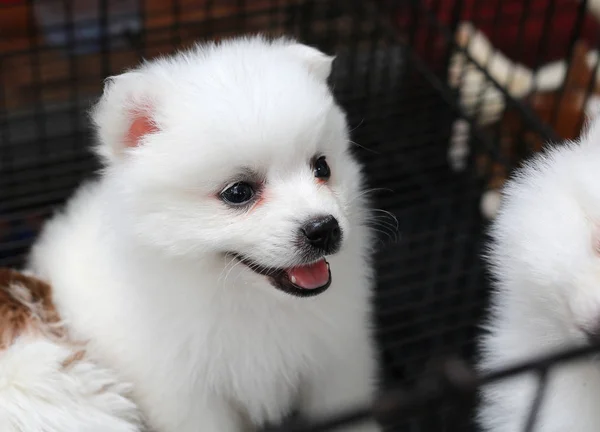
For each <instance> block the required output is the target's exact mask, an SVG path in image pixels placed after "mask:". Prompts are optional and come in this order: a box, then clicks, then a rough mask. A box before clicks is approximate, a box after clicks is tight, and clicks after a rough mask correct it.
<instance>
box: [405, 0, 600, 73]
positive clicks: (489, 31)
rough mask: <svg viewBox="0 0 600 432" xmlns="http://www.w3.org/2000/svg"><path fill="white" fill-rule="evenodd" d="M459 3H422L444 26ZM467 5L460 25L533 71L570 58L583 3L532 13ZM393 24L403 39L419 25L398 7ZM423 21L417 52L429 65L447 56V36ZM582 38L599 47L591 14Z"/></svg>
mask: <svg viewBox="0 0 600 432" xmlns="http://www.w3.org/2000/svg"><path fill="white" fill-rule="evenodd" d="M458 1H460V0H422V2H421V3H422V4H423V5H425V7H427V8H428V9H429V10H430V11H434V14H435V16H436V17H437V19H438V20H439V21H440V22H442V23H444V24H446V25H449V24H450V23H451V22H452V17H453V14H454V13H455V12H454V9H455V6H456V4H457V2H458ZM405 3H408V2H405ZM461 3H462V7H461V11H460V14H459V20H460V21H471V22H472V23H473V24H474V25H475V27H477V28H478V29H479V30H481V31H482V32H483V33H484V34H485V35H486V36H487V37H488V38H489V39H490V41H491V42H492V44H493V45H494V46H495V47H496V48H498V49H499V50H501V51H502V52H503V53H504V54H506V55H507V56H508V57H510V58H512V59H513V60H517V61H519V62H521V63H524V64H526V65H528V66H530V67H531V66H533V65H534V64H535V63H536V62H537V63H538V64H542V63H546V62H549V61H553V60H557V59H562V58H564V57H565V56H566V54H567V51H568V45H569V41H570V39H571V37H572V34H573V31H574V25H575V22H576V20H577V13H578V7H579V5H580V2H579V1H578V0H531V1H530V2H529V3H530V4H529V7H528V8H526V4H525V3H527V2H524V1H523V0H462V1H461ZM551 3H554V11H553V14H552V17H551V18H550V24H549V26H548V28H547V29H548V30H547V31H549V32H550V33H549V34H548V35H547V36H546V39H545V40H544V39H543V38H542V34H543V31H544V20H545V19H546V17H545V14H546V13H547V11H549V8H550V4H551ZM499 5H501V7H499ZM523 16H526V19H525V20H524V27H523V29H524V30H523V33H522V37H519V27H520V25H521V22H520V20H521V19H522V17H523ZM393 19H394V24H395V26H396V27H397V28H399V29H400V30H401V31H402V32H403V33H406V32H408V31H409V30H410V26H411V23H413V16H412V15H411V13H410V6H408V5H406V4H405V5H403V6H402V7H396V10H395V13H394V18H393ZM417 19H418V21H417V26H416V27H417V30H416V35H415V36H416V38H415V40H414V48H415V49H416V50H417V52H418V53H419V54H420V55H421V56H423V57H425V58H426V59H428V60H431V61H436V60H440V57H442V56H443V55H444V52H447V45H446V43H445V39H444V37H443V36H442V33H441V32H439V31H438V30H437V29H436V28H435V27H434V26H433V25H431V24H430V22H429V21H428V20H427V18H426V17H425V16H424V14H423V13H422V12H420V13H419V14H418V16H417ZM579 35H580V36H581V38H583V39H584V40H586V41H587V42H588V43H589V44H590V46H596V44H597V38H598V36H599V35H600V25H599V24H598V22H597V21H596V19H595V17H594V16H592V15H591V14H590V13H586V16H585V18H584V20H583V25H582V26H581V29H579ZM542 42H544V44H542ZM540 54H541V55H540Z"/></svg>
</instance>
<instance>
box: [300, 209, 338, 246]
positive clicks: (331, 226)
mask: <svg viewBox="0 0 600 432" xmlns="http://www.w3.org/2000/svg"><path fill="white" fill-rule="evenodd" d="M302 233H303V234H304V237H305V238H306V241H307V242H308V244H310V245H311V246H313V247H315V248H317V249H320V250H322V251H323V252H325V253H334V252H337V250H338V249H339V247H340V243H341V240H342V230H341V228H340V224H339V223H338V221H337V219H336V218H334V217H333V216H331V215H328V216H320V217H317V218H314V219H311V220H309V221H308V222H306V223H305V224H304V226H303V227H302Z"/></svg>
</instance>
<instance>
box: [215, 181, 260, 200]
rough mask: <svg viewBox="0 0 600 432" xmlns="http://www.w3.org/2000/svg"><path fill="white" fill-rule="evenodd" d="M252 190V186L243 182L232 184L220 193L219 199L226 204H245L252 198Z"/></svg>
mask: <svg viewBox="0 0 600 432" xmlns="http://www.w3.org/2000/svg"><path fill="white" fill-rule="evenodd" d="M254 194H255V192H254V188H253V187H252V185H250V184H248V183H244V182H238V183H234V184H232V185H231V186H229V187H228V188H226V189H225V190H223V192H221V195H220V196H221V199H222V200H223V201H225V202H226V203H228V204H234V205H239V204H245V203H247V202H248V201H250V200H251V199H252V198H253V197H254Z"/></svg>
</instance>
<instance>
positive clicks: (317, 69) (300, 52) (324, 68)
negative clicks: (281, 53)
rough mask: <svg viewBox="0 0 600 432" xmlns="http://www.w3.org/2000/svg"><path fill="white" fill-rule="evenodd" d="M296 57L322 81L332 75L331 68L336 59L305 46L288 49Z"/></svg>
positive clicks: (292, 46) (298, 45) (297, 44)
mask: <svg viewBox="0 0 600 432" xmlns="http://www.w3.org/2000/svg"><path fill="white" fill-rule="evenodd" d="M287 49H288V50H289V51H290V52H291V53H292V54H293V55H294V56H296V57H297V58H298V59H300V61H302V63H304V64H305V65H306V67H307V68H308V70H309V71H310V72H311V73H312V74H314V75H315V76H316V77H317V78H319V79H320V80H322V81H327V78H329V75H331V67H332V64H333V60H334V59H335V57H332V56H328V55H327V54H325V53H323V52H321V51H319V50H318V49H316V48H313V47H309V46H307V45H303V44H299V43H296V44H292V45H290V46H289V47H288V48H287Z"/></svg>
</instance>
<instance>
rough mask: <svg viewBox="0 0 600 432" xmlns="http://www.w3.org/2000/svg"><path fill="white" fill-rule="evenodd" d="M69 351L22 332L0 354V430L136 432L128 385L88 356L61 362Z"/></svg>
mask: <svg viewBox="0 0 600 432" xmlns="http://www.w3.org/2000/svg"><path fill="white" fill-rule="evenodd" d="M75 352H76V351H75V350H74V349H71V348H69V347H68V346H67V345H64V344H60V343H56V342H52V341H50V340H49V339H44V338H33V337H26V336H23V337H21V338H19V339H17V341H16V342H15V343H14V344H12V345H11V346H10V347H9V348H8V349H7V350H6V351H3V352H2V354H1V355H0V430H2V431H3V432H42V431H43V432H71V431H73V432H74V431H85V432H107V431H110V432H139V431H142V426H141V421H140V415H139V412H138V410H137V407H136V406H135V404H134V403H133V402H132V401H131V400H130V399H128V393H129V392H130V390H131V388H130V386H128V385H125V384H123V383H122V382H121V381H120V380H119V379H118V378H117V377H116V376H115V374H114V373H112V372H111V371H109V370H107V369H105V368H103V367H100V366H98V365H97V364H95V363H93V362H92V361H90V360H88V359H83V360H77V361H74V362H73V363H72V364H70V365H69V366H66V367H65V366H64V363H65V362H68V360H69V358H70V357H71V356H73V355H74V354H75Z"/></svg>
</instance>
